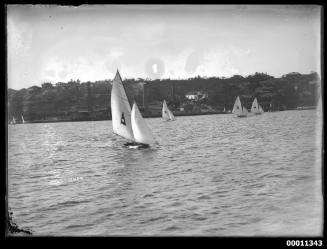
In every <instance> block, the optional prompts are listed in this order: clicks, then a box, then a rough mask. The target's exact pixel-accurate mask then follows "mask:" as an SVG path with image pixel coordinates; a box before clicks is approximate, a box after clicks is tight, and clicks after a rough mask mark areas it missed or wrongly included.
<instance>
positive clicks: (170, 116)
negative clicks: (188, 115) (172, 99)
mask: <svg viewBox="0 0 327 249" xmlns="http://www.w3.org/2000/svg"><path fill="white" fill-rule="evenodd" d="M162 118H163V119H164V120H166V121H169V120H171V121H172V120H175V116H174V114H173V113H172V111H170V110H169V108H168V106H167V103H166V100H164V101H163V104H162Z"/></svg>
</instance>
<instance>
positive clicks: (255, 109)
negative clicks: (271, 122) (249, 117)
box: [251, 98, 259, 113]
mask: <svg viewBox="0 0 327 249" xmlns="http://www.w3.org/2000/svg"><path fill="white" fill-rule="evenodd" d="M251 112H253V113H258V112H259V105H258V100H257V98H254V100H253V102H252V106H251Z"/></svg>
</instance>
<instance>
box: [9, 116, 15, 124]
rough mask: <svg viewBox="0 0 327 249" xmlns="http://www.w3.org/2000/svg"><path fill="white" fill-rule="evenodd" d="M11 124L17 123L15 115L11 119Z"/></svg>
mask: <svg viewBox="0 0 327 249" xmlns="http://www.w3.org/2000/svg"><path fill="white" fill-rule="evenodd" d="M9 124H12V125H15V124H16V119H15V117H12V120H11V121H10V123H9Z"/></svg>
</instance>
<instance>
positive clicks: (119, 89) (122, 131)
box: [111, 70, 154, 149]
mask: <svg viewBox="0 0 327 249" xmlns="http://www.w3.org/2000/svg"><path fill="white" fill-rule="evenodd" d="M111 116H112V128H113V132H114V133H115V134H117V135H119V136H121V137H123V138H125V139H127V140H129V142H127V143H125V144H124V145H125V146H128V147H129V148H133V149H135V148H137V149H139V148H148V147H150V144H152V143H154V139H153V136H152V133H151V130H150V128H149V127H148V126H147V124H146V122H145V120H144V119H143V117H142V115H141V113H140V111H139V109H138V107H137V105H136V102H135V101H134V104H133V109H132V110H131V107H130V104H129V101H128V98H127V95H126V91H125V88H124V85H123V82H122V79H121V77H120V74H119V71H118V70H117V73H116V76H115V78H114V80H113V83H112V90H111Z"/></svg>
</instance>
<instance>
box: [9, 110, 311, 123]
mask: <svg viewBox="0 0 327 249" xmlns="http://www.w3.org/2000/svg"><path fill="white" fill-rule="evenodd" d="M313 109H316V107H302V108H295V109H287V110H280V111H292V110H293V111H302V110H313ZM280 111H273V112H280ZM215 114H232V113H231V112H221V111H220V112H218V111H216V112H200V113H176V114H174V115H175V117H182V116H201V115H215ZM143 117H144V118H161V115H151V116H149V115H144V116H143ZM108 120H109V121H110V120H111V118H106V119H79V120H68V119H61V120H33V121H25V124H35V123H63V122H84V121H108ZM16 124H22V123H16ZM8 125H9V124H8Z"/></svg>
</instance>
